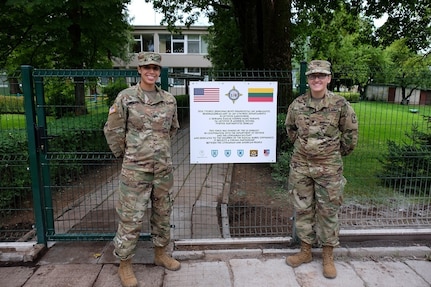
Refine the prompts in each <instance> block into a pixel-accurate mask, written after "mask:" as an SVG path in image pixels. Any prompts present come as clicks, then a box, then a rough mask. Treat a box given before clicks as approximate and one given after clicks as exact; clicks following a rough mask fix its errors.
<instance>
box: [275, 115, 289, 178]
mask: <svg viewBox="0 0 431 287" xmlns="http://www.w3.org/2000/svg"><path fill="white" fill-rule="evenodd" d="M285 121H286V114H285V113H280V114H278V115H277V162H276V163H274V164H271V168H272V173H271V175H272V178H273V179H274V180H275V181H277V182H278V183H280V184H281V185H282V186H284V185H285V183H286V181H287V176H288V174H289V164H290V158H291V156H292V150H293V144H292V143H290V141H289V140H288V139H287V131H286V126H285Z"/></svg>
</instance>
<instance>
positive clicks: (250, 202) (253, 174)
mask: <svg viewBox="0 0 431 287" xmlns="http://www.w3.org/2000/svg"><path fill="white" fill-rule="evenodd" d="M271 172H272V169H271V167H270V165H269V164H261V163H260V164H235V165H234V168H233V174H232V182H231V191H230V195H229V205H228V215H229V225H230V232H231V236H232V237H249V236H259V237H262V236H283V235H287V234H289V232H291V230H292V220H291V217H292V215H293V209H292V206H291V205H290V204H289V201H288V198H287V193H286V190H285V189H284V188H283V187H281V186H280V184H279V183H277V182H276V181H274V180H273V179H272V176H271Z"/></svg>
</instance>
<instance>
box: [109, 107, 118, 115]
mask: <svg viewBox="0 0 431 287" xmlns="http://www.w3.org/2000/svg"><path fill="white" fill-rule="evenodd" d="M116 112H117V108H116V107H115V105H113V106H111V107H110V108H109V114H110V115H112V114H114V113H116Z"/></svg>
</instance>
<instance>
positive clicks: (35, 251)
mask: <svg viewBox="0 0 431 287" xmlns="http://www.w3.org/2000/svg"><path fill="white" fill-rule="evenodd" d="M44 250H46V246H45V245H43V244H37V243H36V242H0V263H8V264H13V263H22V262H33V261H34V260H35V259H36V258H38V257H39V256H40V255H41V254H42V253H43V251H44Z"/></svg>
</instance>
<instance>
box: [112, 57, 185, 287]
mask: <svg viewBox="0 0 431 287" xmlns="http://www.w3.org/2000/svg"><path fill="white" fill-rule="evenodd" d="M138 61H139V67H138V72H139V74H140V76H141V79H140V82H139V83H138V84H137V85H136V86H133V87H130V88H127V89H125V90H123V91H121V92H120V93H119V94H118V96H117V98H116V99H115V102H114V104H113V105H112V106H111V108H110V109H109V115H108V120H107V122H106V124H105V127H104V133H105V137H106V140H107V142H108V144H109V147H110V149H111V151H112V152H113V154H114V155H115V156H116V157H123V162H122V169H121V177H120V188H119V202H118V204H117V208H116V210H117V213H118V216H119V218H120V221H119V225H118V230H117V233H116V235H115V238H114V246H115V250H114V255H115V256H116V257H117V258H119V259H120V268H119V271H118V273H119V276H120V279H121V283H122V284H123V286H128V287H130V286H137V284H138V283H137V280H136V277H135V275H134V272H133V269H132V265H131V258H132V257H133V256H134V254H135V249H136V244H137V242H138V239H139V234H140V230H141V227H142V220H143V216H144V213H145V211H146V209H147V206H148V203H149V202H150V200H151V219H150V221H151V234H152V242H153V244H154V246H155V259H154V261H155V264H156V265H160V266H164V267H165V268H167V269H169V270H178V269H179V268H180V263H179V262H178V261H177V260H175V259H173V258H172V257H170V256H169V255H167V254H166V246H167V245H168V243H169V241H170V222H169V219H170V214H171V210H172V204H173V202H172V198H171V194H170V192H171V189H172V186H173V172H172V158H171V139H172V137H173V136H174V135H175V134H176V132H177V129H178V128H179V123H178V118H177V103H176V99H175V98H174V97H173V96H172V95H171V94H170V93H168V92H166V91H163V90H162V89H160V88H159V87H157V86H156V85H155V83H156V80H157V79H158V78H159V76H160V70H161V65H160V62H161V55H160V54H158V53H149V52H144V53H140V54H139V55H138Z"/></svg>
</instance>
